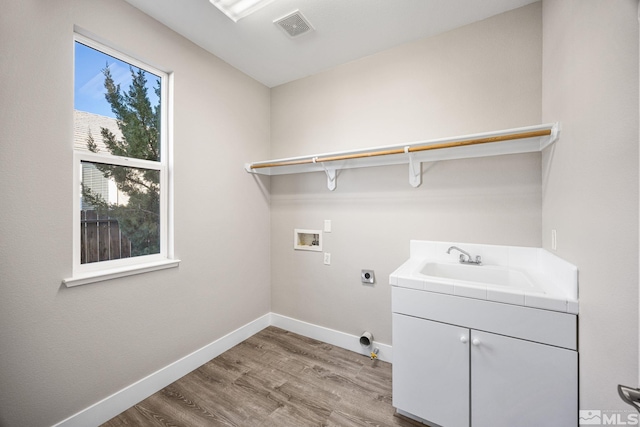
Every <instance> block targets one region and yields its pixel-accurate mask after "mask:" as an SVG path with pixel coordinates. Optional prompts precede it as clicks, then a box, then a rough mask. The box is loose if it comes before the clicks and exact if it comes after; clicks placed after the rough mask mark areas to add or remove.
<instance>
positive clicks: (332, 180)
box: [313, 157, 337, 191]
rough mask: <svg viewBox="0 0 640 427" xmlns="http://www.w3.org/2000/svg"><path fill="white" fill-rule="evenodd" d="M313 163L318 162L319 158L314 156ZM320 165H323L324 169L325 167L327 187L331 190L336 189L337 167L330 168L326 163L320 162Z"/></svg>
mask: <svg viewBox="0 0 640 427" xmlns="http://www.w3.org/2000/svg"><path fill="white" fill-rule="evenodd" d="M313 163H318V158H317V157H314V158H313ZM320 166H322V169H324V173H326V174H327V188H328V189H329V191H333V190H335V189H336V177H337V174H336V169H329V168H327V167H326V166H325V165H324V163H322V162H320Z"/></svg>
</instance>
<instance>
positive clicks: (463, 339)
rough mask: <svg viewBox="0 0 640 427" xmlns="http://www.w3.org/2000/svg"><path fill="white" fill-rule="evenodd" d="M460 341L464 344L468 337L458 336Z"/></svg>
mask: <svg viewBox="0 0 640 427" xmlns="http://www.w3.org/2000/svg"><path fill="white" fill-rule="evenodd" d="M460 342H461V343H462V344H466V343H468V342H469V339H468V338H467V337H465V336H464V335H463V336H461V337H460Z"/></svg>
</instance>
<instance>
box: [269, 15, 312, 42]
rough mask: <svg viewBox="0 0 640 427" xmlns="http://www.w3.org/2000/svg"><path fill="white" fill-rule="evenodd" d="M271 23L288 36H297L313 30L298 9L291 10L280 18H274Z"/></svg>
mask: <svg viewBox="0 0 640 427" xmlns="http://www.w3.org/2000/svg"><path fill="white" fill-rule="evenodd" d="M273 23H274V24H276V25H277V26H278V27H280V28H281V29H282V31H284V32H285V33H287V35H288V36H289V37H298V36H301V35H302V34H305V33H308V32H309V31H312V30H313V27H312V26H311V24H310V23H309V21H307V19H306V18H305V17H304V16H303V15H302V13H300V11H299V10H296V11H294V12H291V13H290V14H288V15H287V16H283V17H282V18H280V19H276V20H275V21H273Z"/></svg>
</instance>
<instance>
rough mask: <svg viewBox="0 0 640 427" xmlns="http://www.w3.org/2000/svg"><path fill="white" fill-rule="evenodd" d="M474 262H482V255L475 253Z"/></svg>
mask: <svg viewBox="0 0 640 427" xmlns="http://www.w3.org/2000/svg"><path fill="white" fill-rule="evenodd" d="M476 264H482V257H481V256H480V255H476Z"/></svg>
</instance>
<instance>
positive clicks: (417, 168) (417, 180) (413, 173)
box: [404, 146, 422, 188]
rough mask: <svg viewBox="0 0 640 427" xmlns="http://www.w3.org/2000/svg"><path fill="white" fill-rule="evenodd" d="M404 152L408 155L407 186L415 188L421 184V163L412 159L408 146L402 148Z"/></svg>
mask: <svg viewBox="0 0 640 427" xmlns="http://www.w3.org/2000/svg"><path fill="white" fill-rule="evenodd" d="M404 152H405V153H407V154H408V155H409V184H411V186H412V187H414V188H416V187H419V186H420V184H422V162H419V161H417V160H416V159H414V158H413V154H412V153H410V152H409V146H406V147H404Z"/></svg>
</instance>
